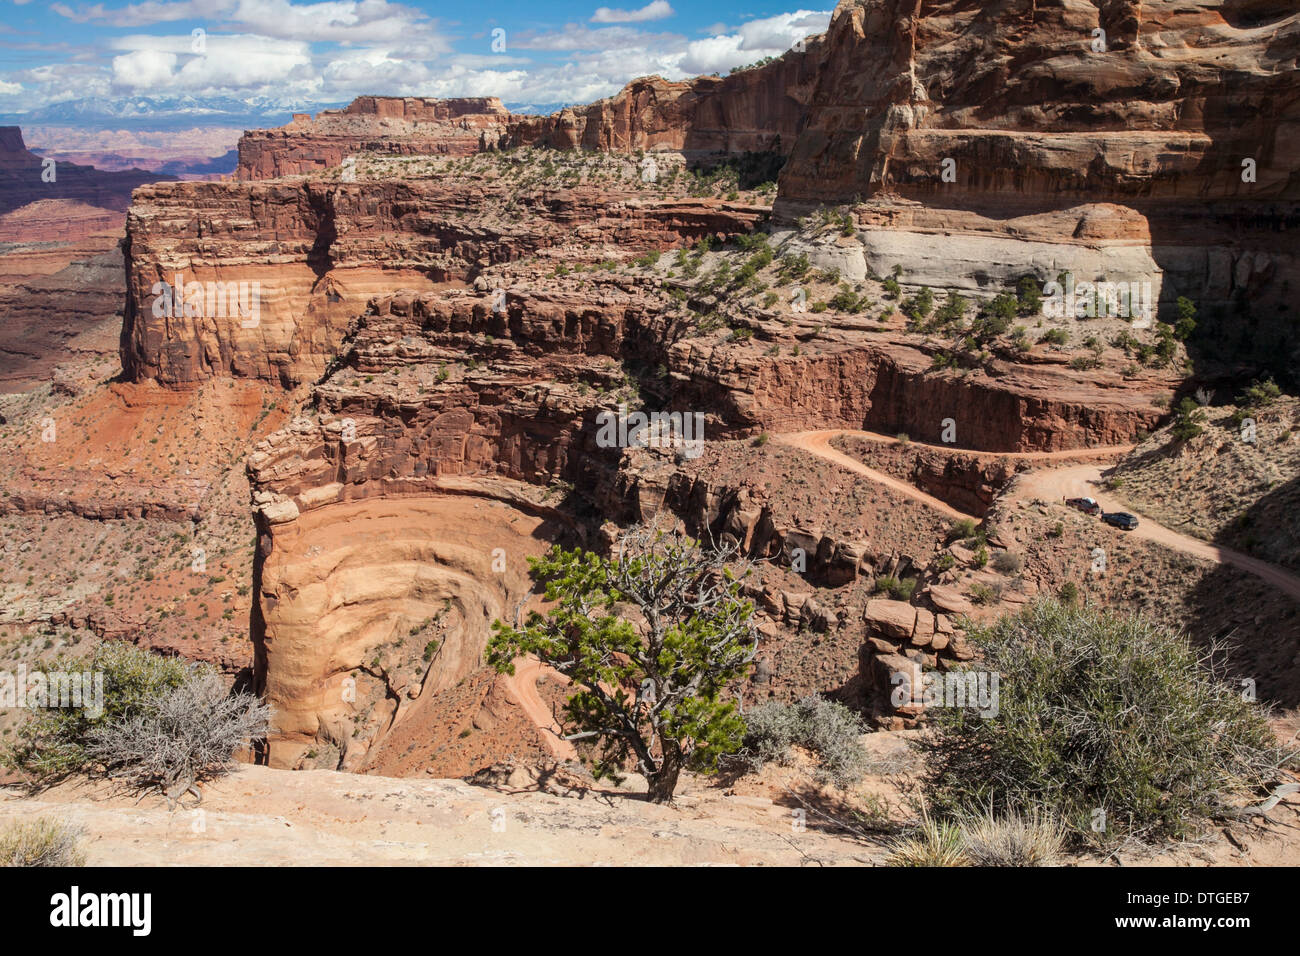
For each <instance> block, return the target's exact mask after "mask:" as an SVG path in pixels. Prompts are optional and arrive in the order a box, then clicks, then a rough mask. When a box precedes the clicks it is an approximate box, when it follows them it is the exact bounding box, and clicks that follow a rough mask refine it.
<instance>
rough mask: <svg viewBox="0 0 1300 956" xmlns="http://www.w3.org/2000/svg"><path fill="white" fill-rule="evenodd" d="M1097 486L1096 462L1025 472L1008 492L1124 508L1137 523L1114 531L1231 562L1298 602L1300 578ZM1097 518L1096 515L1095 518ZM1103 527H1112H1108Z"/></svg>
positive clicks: (1206, 558) (1109, 508)
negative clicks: (1163, 521) (1176, 527)
mask: <svg viewBox="0 0 1300 956" xmlns="http://www.w3.org/2000/svg"><path fill="white" fill-rule="evenodd" d="M1101 488H1102V479H1101V469H1100V468H1099V467H1097V466H1096V465H1074V466H1072V467H1069V468H1052V469H1047V470H1044V471H1031V472H1026V473H1025V474H1023V475H1021V476H1020V477H1019V478H1017V479H1016V480H1015V481H1014V482H1013V483H1012V486H1011V493H1012V494H1013V495H1014V496H1015V498H1016V499H1018V500H1026V499H1033V498H1038V499H1041V500H1043V501H1050V502H1060V501H1061V500H1062V499H1064V498H1083V497H1088V498H1096V499H1097V503H1098V504H1099V505H1101V509H1102V511H1127V512H1128V513H1129V514H1133V515H1137V518H1138V526H1137V527H1136V528H1134V529H1133V530H1132V531H1120V530H1118V529H1113V530H1114V533H1115V534H1131V535H1133V536H1134V537H1135V538H1144V539H1146V540H1147V541H1154V542H1155V543H1156V544H1159V545H1163V546H1164V547H1166V548H1171V549H1173V550H1175V551H1181V552H1183V553H1184V554H1190V555H1192V556H1193V557H1196V558H1201V559H1202V560H1204V561H1211V562H1213V563H1214V564H1229V565H1232V566H1233V567H1234V568H1240V569H1241V570H1243V571H1246V572H1249V573H1250V574H1253V575H1255V577H1257V578H1259V579H1260V580H1261V581H1264V582H1265V583H1266V584H1269V585H1272V586H1273V587H1275V588H1277V589H1278V590H1279V591H1282V592H1283V593H1285V594H1288V595H1290V596H1291V597H1292V598H1294V599H1295V600H1297V601H1300V577H1296V576H1295V575H1294V574H1291V573H1290V572H1287V571H1284V570H1282V569H1281V568H1279V567H1277V566H1275V565H1272V564H1269V563H1268V562H1267V561H1261V560H1259V559H1258V558H1252V557H1250V556H1249V555H1246V554H1242V553H1241V552H1240V551H1233V550H1232V549H1231V548H1221V547H1219V546H1218V545H1214V544H1210V543H1209V542H1206V541H1202V540H1200V539H1199V538H1193V537H1189V536H1188V535H1185V534H1179V533H1178V532H1177V531H1172V530H1170V529H1169V528H1166V527H1165V526H1164V525H1160V524H1156V522H1154V521H1152V520H1151V519H1150V518H1147V517H1144V516H1143V515H1140V514H1138V513H1137V512H1136V511H1134V510H1133V509H1132V508H1131V507H1129V506H1128V505H1126V504H1125V503H1124V502H1122V501H1120V500H1119V499H1117V498H1113V497H1111V496H1109V495H1107V494H1105V493H1104V492H1102V491H1101ZM1100 520H1101V519H1100V518H1099V519H1098V521H1100ZM1107 530H1112V529H1110V528H1109V526H1108V527H1107Z"/></svg>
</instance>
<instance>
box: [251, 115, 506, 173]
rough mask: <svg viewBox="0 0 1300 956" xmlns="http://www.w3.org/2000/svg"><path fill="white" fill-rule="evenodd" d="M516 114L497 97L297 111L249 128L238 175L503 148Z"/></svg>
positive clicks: (305, 170)
mask: <svg viewBox="0 0 1300 956" xmlns="http://www.w3.org/2000/svg"><path fill="white" fill-rule="evenodd" d="M513 118H514V117H512V116H511V113H510V111H509V110H507V109H506V108H505V107H504V106H502V105H501V101H500V100H499V99H497V98H496V97H495V96H484V97H472V98H464V99H443V100H440V99H428V98H425V97H409V96H408V97H404V98H399V97H392V96H362V97H359V98H357V99H356V100H353V101H352V103H350V104H349V105H348V106H347V107H346V108H344V109H342V110H325V111H323V112H321V113H319V114H317V116H316V117H315V119H313V118H312V117H311V116H310V115H309V114H306V113H297V114H295V115H294V117H293V121H292V122H291V123H289V124H288V125H287V126H281V127H279V128H277V129H258V130H250V131H248V132H246V133H244V135H243V136H241V137H240V139H239V165H238V167H237V169H236V173H235V174H236V178H238V179H245V180H247V179H276V178H278V177H281V176H299V175H307V174H311V173H319V172H321V171H323V170H325V169H328V168H330V167H333V166H339V165H341V164H342V163H343V161H344V160H345V159H346V158H347V157H349V156H355V155H357V154H358V153H366V152H370V153H386V154H389V155H399V156H412V155H429V156H467V155H469V154H470V153H475V152H478V151H479V150H480V149H484V148H491V147H495V146H496V145H497V142H498V140H500V139H501V136H502V134H503V131H504V130H505V129H506V128H507V125H508V124H509V122H510V121H511V119H513Z"/></svg>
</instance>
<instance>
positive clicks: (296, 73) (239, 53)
mask: <svg viewBox="0 0 1300 956" xmlns="http://www.w3.org/2000/svg"><path fill="white" fill-rule="evenodd" d="M114 45H115V46H117V47H118V48H119V49H130V50H131V52H130V53H124V54H123V55H121V56H117V57H114V58H113V63H112V68H113V85H114V86H115V87H117V88H119V89H123V90H135V91H138V92H153V93H173V92H187V93H208V94H215V93H230V92H241V91H249V90H253V91H261V90H262V88H264V87H269V86H274V85H277V84H282V83H285V82H286V81H290V80H295V79H296V80H308V81H309V80H310V77H311V75H312V73H313V72H314V71H313V70H312V69H311V64H312V56H311V50H310V49H309V47H308V46H307V44H305V43H286V42H284V41H282V40H272V39H270V38H268V37H257V36H208V37H207V49H206V52H205V53H203V54H202V55H193V54H191V53H190V38H189V37H188V36H183V37H181V36H177V37H155V36H132V37H120V38H118V39H117V40H116V41H115V43H114Z"/></svg>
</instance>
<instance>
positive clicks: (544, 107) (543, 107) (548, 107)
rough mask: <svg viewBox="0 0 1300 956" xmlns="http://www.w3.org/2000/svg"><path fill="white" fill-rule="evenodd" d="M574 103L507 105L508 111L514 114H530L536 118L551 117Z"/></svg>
mask: <svg viewBox="0 0 1300 956" xmlns="http://www.w3.org/2000/svg"><path fill="white" fill-rule="evenodd" d="M572 105H573V104H572V103H507V104H506V109H508V110H509V111H510V112H512V113H528V114H530V115H536V116H550V115H551V114H552V113H558V112H559V111H560V110H562V109H564V108H565V107H566V106H572Z"/></svg>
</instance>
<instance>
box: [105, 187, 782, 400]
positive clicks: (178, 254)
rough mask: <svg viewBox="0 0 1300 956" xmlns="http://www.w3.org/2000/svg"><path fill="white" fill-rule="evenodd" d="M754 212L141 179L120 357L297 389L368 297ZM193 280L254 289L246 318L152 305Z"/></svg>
mask: <svg viewBox="0 0 1300 956" xmlns="http://www.w3.org/2000/svg"><path fill="white" fill-rule="evenodd" d="M508 203H509V204H512V205H511V208H510V210H508V211H507V210H504V209H503V208H502V207H504V206H505V205H506V204H508ZM759 214H760V210H758V209H756V208H752V207H745V206H741V205H738V204H729V203H722V202H717V201H712V200H690V199H683V200H666V201H653V200H652V201H646V200H642V199H640V198H638V197H636V195H635V193H634V192H632V191H631V190H630V189H629V188H625V189H619V188H614V189H608V190H605V191H598V190H595V189H592V188H587V187H582V188H577V189H555V190H548V191H545V192H542V193H537V194H529V195H521V196H515V195H513V192H512V189H511V187H510V184H509V183H507V182H505V181H503V180H500V179H497V180H491V181H483V182H468V183H467V182H464V181H460V182H451V181H443V180H437V179H421V180H409V181H401V182H382V183H377V182H366V183H325V182H317V181H312V180H308V179H301V180H293V181H276V182H266V183H176V184H168V185H157V186H151V187H146V188H143V189H141V190H140V191H139V192H138V193H137V196H136V201H135V204H134V205H133V207H132V209H131V214H130V217H129V219H128V226H127V228H128V242H127V246H126V256H127V302H126V315H125V319H124V322H123V326H122V365H123V368H124V370H125V371H126V373H127V375H128V376H130V377H131V378H132V379H134V380H140V379H153V380H156V381H159V382H162V383H164V384H170V385H180V384H188V383H193V382H197V381H202V380H204V379H206V378H208V377H212V376H224V375H238V376H250V377H256V378H261V379H264V380H266V381H271V382H279V383H281V384H284V385H286V386H292V385H295V384H298V383H300V382H304V381H309V380H311V379H314V378H316V377H318V376H319V375H320V374H321V372H322V371H323V370H324V368H325V365H326V363H327V362H328V361H329V360H330V359H331V358H332V357H333V356H334V355H335V354H336V353H337V352H338V350H339V346H340V345H341V343H342V340H343V334H344V331H345V330H346V328H347V325H348V323H349V321H350V320H351V319H352V318H353V317H354V316H356V315H357V314H358V313H359V312H361V311H362V310H363V309H364V307H365V303H366V301H367V300H368V299H369V298H370V297H372V296H374V295H376V294H379V293H382V292H387V291H390V290H392V289H395V288H408V289H415V290H431V289H438V288H454V287H463V286H464V284H465V283H466V282H468V281H471V280H472V279H473V278H474V277H475V276H476V275H477V274H478V272H479V271H480V270H482V269H483V268H485V267H487V266H489V265H492V264H494V263H503V262H508V261H512V260H515V259H518V258H520V257H523V256H531V255H534V254H536V253H539V252H542V251H546V250H556V252H557V254H559V255H561V256H562V253H563V249H564V247H566V246H571V245H573V242H574V240H575V238H580V239H582V240H583V241H584V242H585V243H587V244H589V245H591V246H593V247H595V248H594V253H593V254H596V255H598V254H599V253H600V252H602V250H601V249H600V248H599V247H600V246H601V245H605V244H608V246H609V247H610V250H611V251H612V250H614V249H616V248H620V247H621V248H628V247H630V248H642V249H644V248H664V247H669V246H672V245H675V244H679V243H680V242H682V241H683V240H692V239H695V238H698V237H700V236H705V235H708V236H715V235H724V236H725V235H733V234H735V233H738V232H748V231H749V230H750V229H752V228H753V226H754V224H755V222H756V221H757V219H758V217H759ZM178 275H179V276H181V283H178V282H177V281H176V277H177V276H178ZM191 282H198V283H202V284H205V285H204V288H205V290H206V289H208V288H211V287H212V284H217V283H221V284H225V283H232V282H233V283H246V284H247V285H248V286H249V287H250V288H251V287H252V284H253V283H257V289H258V292H259V301H258V312H259V314H258V315H257V316H256V324H253V325H250V324H249V323H250V322H251V321H252V320H251V319H250V318H249V317H247V316H245V315H242V314H240V313H239V311H238V310H237V309H236V308H234V307H233V305H232V304H231V303H230V302H229V301H227V302H226V305H225V308H224V309H222V308H216V309H213V308H211V307H210V306H209V304H208V300H207V299H206V298H205V305H204V307H203V309H202V311H203V313H204V314H195V315H186V314H181V315H176V314H172V313H174V312H177V311H180V312H184V311H185V310H184V309H183V308H181V309H177V308H170V309H169V308H168V307H167V306H166V303H165V302H163V301H160V295H163V294H165V292H163V291H158V290H159V289H160V288H161V287H160V286H159V284H160V283H167V284H168V285H171V286H176V285H179V284H182V283H183V284H185V285H188V284H189V283H191ZM173 304H174V303H173ZM215 304H216V305H218V306H220V303H219V302H215Z"/></svg>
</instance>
